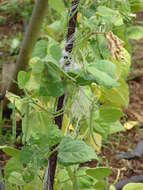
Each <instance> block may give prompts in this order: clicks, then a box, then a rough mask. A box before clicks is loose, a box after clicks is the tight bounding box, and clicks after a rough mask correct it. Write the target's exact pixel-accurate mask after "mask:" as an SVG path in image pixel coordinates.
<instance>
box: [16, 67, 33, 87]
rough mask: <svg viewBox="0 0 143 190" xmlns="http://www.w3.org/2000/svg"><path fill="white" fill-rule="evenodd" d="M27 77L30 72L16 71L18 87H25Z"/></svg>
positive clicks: (28, 77)
mask: <svg viewBox="0 0 143 190" xmlns="http://www.w3.org/2000/svg"><path fill="white" fill-rule="evenodd" d="M29 79H30V73H27V72H25V71H20V72H19V73H18V85H19V88H21V89H23V88H25V86H26V84H27V83H28V81H29Z"/></svg>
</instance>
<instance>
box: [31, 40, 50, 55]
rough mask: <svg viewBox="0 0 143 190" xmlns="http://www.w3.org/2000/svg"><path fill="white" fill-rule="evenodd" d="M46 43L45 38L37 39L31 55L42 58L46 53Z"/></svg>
mask: <svg viewBox="0 0 143 190" xmlns="http://www.w3.org/2000/svg"><path fill="white" fill-rule="evenodd" d="M47 45H48V42H47V41H46V40H39V41H38V42H37V43H36V45H35V48H34V50H33V54H32V57H39V58H44V57H45V56H46V55H47Z"/></svg>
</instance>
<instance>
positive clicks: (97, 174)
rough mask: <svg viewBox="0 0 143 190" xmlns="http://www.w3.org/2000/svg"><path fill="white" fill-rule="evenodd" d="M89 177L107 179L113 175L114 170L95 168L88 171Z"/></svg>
mask: <svg viewBox="0 0 143 190" xmlns="http://www.w3.org/2000/svg"><path fill="white" fill-rule="evenodd" d="M86 173H87V175H90V176H91V177H93V178H96V179H97V180H102V179H104V178H106V177H109V176H110V175H111V174H112V170H111V169H110V168H107V167H100V168H98V167H97V168H93V169H87V170H86Z"/></svg>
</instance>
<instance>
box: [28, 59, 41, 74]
mask: <svg viewBox="0 0 143 190" xmlns="http://www.w3.org/2000/svg"><path fill="white" fill-rule="evenodd" d="M30 67H31V68H32V74H40V73H42V72H43V70H44V63H43V62H42V60H41V59H40V58H39V57H34V58H32V59H31V60H30Z"/></svg>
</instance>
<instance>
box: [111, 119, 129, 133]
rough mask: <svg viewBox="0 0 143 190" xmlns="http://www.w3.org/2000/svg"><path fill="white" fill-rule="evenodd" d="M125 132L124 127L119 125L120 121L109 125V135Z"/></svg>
mask: <svg viewBox="0 0 143 190" xmlns="http://www.w3.org/2000/svg"><path fill="white" fill-rule="evenodd" d="M123 131H126V130H125V127H124V126H123V125H122V124H121V123H120V121H116V122H115V123H112V124H110V125H109V134H111V135H112V134H114V133H118V132H123Z"/></svg>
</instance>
